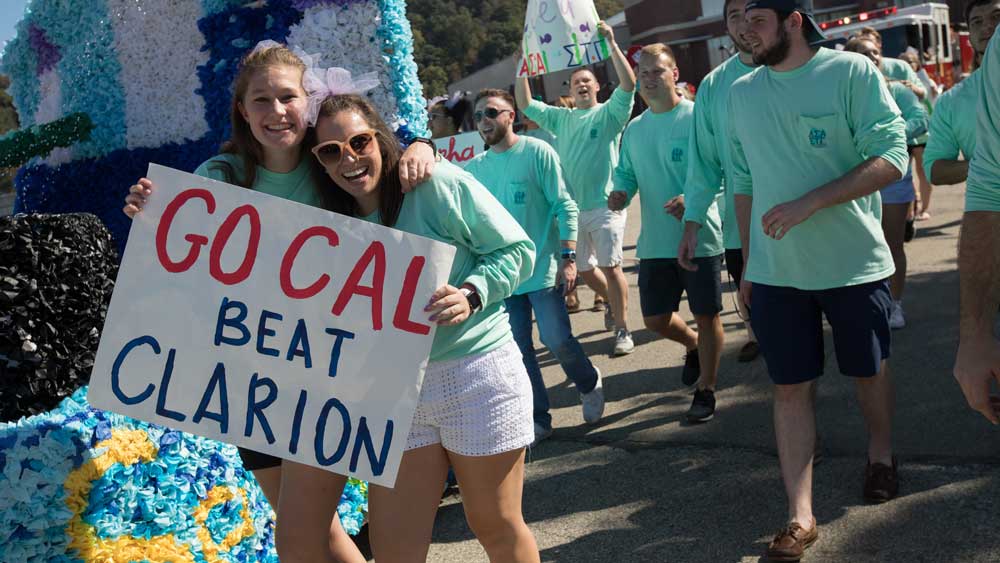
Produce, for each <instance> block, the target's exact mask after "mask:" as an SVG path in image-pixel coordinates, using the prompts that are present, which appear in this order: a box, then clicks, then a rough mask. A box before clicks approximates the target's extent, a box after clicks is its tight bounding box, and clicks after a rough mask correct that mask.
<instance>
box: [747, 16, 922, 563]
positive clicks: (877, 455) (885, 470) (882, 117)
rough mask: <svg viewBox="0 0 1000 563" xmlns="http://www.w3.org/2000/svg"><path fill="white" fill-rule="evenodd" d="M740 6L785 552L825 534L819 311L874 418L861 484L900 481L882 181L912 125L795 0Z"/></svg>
mask: <svg viewBox="0 0 1000 563" xmlns="http://www.w3.org/2000/svg"><path fill="white" fill-rule="evenodd" d="M746 13H747V22H748V25H749V30H748V32H747V34H746V37H747V39H748V40H749V42H750V46H751V48H752V49H753V57H754V62H756V63H758V64H761V65H765V66H764V67H763V68H758V69H757V70H755V71H754V72H752V73H750V74H749V75H747V76H744V77H743V78H740V79H739V80H737V81H736V82H735V83H734V84H733V87H732V89H731V92H730V95H729V107H730V123H729V126H730V127H729V134H730V137H731V139H732V147H731V149H732V151H733V181H734V183H735V185H734V186H733V189H734V192H735V198H734V200H735V203H736V217H737V221H738V222H739V225H740V232H741V234H742V235H743V239H744V240H747V241H749V246H744V248H743V252H744V260H745V263H746V271H745V273H744V275H743V282H742V284H741V288H740V289H741V293H742V298H743V299H744V301H745V302H746V303H747V304H749V305H750V311H751V322H752V324H753V328H754V331H755V332H756V333H757V337H758V339H759V340H760V348H761V352H762V353H763V354H764V359H765V360H766V361H767V367H768V372H769V375H770V377H771V379H772V381H773V382H774V383H775V386H774V429H775V437H776V442H777V446H778V459H779V462H780V466H781V476H782V480H783V482H784V484H785V492H786V494H787V497H788V512H789V515H788V516H789V518H788V525H787V526H786V527H785V529H784V530H782V531H781V532H780V533H779V534H778V535H777V536H776V537H775V538H774V540H773V541H772V542H771V544H770V545H769V547H768V553H767V554H768V557H769V558H771V559H772V560H777V561H789V560H798V559H799V558H800V557H801V556H802V554H803V552H804V550H805V549H806V548H808V547H809V546H810V545H812V543H813V542H815V541H816V539H817V538H818V537H819V532H818V528H817V526H816V520H815V518H814V517H813V511H812V463H811V462H812V457H813V448H814V443H815V437H816V420H815V405H814V400H813V397H814V394H813V393H814V386H815V385H816V379H817V378H819V376H820V375H822V373H823V367H824V363H825V354H824V350H823V340H824V338H823V317H824V316H825V317H826V319H827V320H828V321H829V323H830V326H831V327H832V329H833V343H834V347H835V349H836V355H837V363H838V366H839V368H840V371H841V373H843V374H844V375H847V376H850V377H852V378H853V379H854V380H855V382H856V386H857V391H858V400H859V402H860V404H861V411H862V414H863V415H864V418H865V422H866V423H867V426H868V432H869V444H868V463H867V464H866V466H865V470H864V488H863V496H864V498H865V499H866V500H867V501H869V502H885V501H888V500H890V499H892V498H894V497H895V496H896V495H897V494H898V492H899V483H898V477H897V464H896V458H895V456H894V455H893V450H892V418H893V386H892V381H891V379H890V376H889V372H888V369H887V366H886V360H887V359H888V357H889V340H890V329H889V312H890V308H891V305H892V298H891V297H890V294H889V286H888V283H887V282H886V278H888V277H889V276H890V275H891V274H892V273H893V272H894V267H893V261H892V255H891V254H890V251H889V247H888V245H887V244H886V241H885V238H884V236H883V235H882V227H881V224H880V221H879V201H880V200H879V197H878V196H877V195H875V192H877V191H878V190H879V189H881V188H883V187H885V186H887V185H888V184H890V183H891V182H894V181H896V180H899V179H900V178H902V176H903V173H904V172H905V170H906V168H907V165H908V162H909V157H908V155H907V152H906V133H905V124H904V122H903V119H902V117H901V116H900V113H899V109H898V108H897V107H896V104H895V103H894V102H893V99H892V97H891V95H890V94H889V91H888V89H887V88H886V86H885V83H884V82H883V79H882V76H881V75H880V72H879V70H878V69H877V68H876V67H875V65H874V64H872V62H871V61H869V60H868V59H866V58H864V57H859V56H857V55H854V54H848V53H838V52H837V51H833V50H830V49H825V48H819V49H815V48H813V47H812V46H811V44H813V43H817V42H819V41H822V40H823V35H822V33H821V32H820V31H819V27H818V26H817V25H816V23H815V20H813V19H812V16H811V15H809V14H808V13H806V12H804V11H803V10H802V8H801V6H800V5H799V4H798V2H795V1H794V0H750V1H748V2H747V4H746ZM764 132H766V133H764ZM762 134H766V135H767V137H766V140H765V139H764V138H762V137H761V135H762Z"/></svg>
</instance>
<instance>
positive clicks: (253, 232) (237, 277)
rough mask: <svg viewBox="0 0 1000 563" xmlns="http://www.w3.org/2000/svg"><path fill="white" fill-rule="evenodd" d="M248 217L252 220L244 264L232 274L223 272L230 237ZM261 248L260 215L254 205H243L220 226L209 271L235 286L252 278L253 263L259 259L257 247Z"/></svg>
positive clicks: (211, 253) (211, 254)
mask: <svg viewBox="0 0 1000 563" xmlns="http://www.w3.org/2000/svg"><path fill="white" fill-rule="evenodd" d="M244 216H246V217H248V218H249V219H250V240H249V241H247V249H246V253H245V254H244V255H243V262H242V263H241V264H240V267H239V268H237V269H236V271H234V272H232V273H228V274H227V273H226V272H223V271H222V264H221V262H220V261H221V259H222V251H223V250H224V249H225V248H226V243H228V242H229V237H230V236H232V234H233V231H235V230H236V227H237V226H238V225H239V224H240V220H241V219H243V217H244ZM258 246H260V214H259V213H257V210H256V209H254V207H253V206H252V205H241V206H240V207H237V208H236V209H234V210H233V212H232V213H230V214H229V217H226V220H225V221H224V222H223V223H222V225H221V226H219V231H218V232H217V233H216V234H215V240H214V241H212V250H211V251H210V253H209V263H208V271H209V273H210V274H212V277H213V278H215V279H216V280H218V281H219V283H222V284H225V285H235V284H238V283H240V282H242V281H243V280H245V279H247V278H248V277H250V272H251V271H252V270H253V263H254V261H255V260H256V259H257V247H258Z"/></svg>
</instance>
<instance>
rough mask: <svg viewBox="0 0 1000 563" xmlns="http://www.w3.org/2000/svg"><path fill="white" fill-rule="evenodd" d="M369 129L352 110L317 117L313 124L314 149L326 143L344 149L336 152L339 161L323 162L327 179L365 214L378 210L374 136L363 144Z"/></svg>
mask: <svg viewBox="0 0 1000 563" xmlns="http://www.w3.org/2000/svg"><path fill="white" fill-rule="evenodd" d="M372 129H373V128H372V126H371V124H369V123H368V122H367V121H366V120H365V118H364V116H362V115H361V114H360V113H358V112H357V111H353V110H342V111H339V112H337V113H334V114H333V115H330V116H321V117H320V118H319V120H318V121H317V122H316V142H317V146H319V145H322V144H323V143H325V142H327V141H340V142H341V143H346V146H342V147H341V148H340V153H341V157H340V159H339V160H337V161H335V162H323V168H325V169H326V173H327V175H328V176H330V179H332V180H333V182H334V183H335V184H337V186H339V187H340V188H341V189H343V190H344V191H345V192H347V193H348V194H350V195H351V196H352V197H353V198H354V199H355V200H356V201H357V202H358V204H359V206H360V207H361V209H362V210H363V211H364V212H365V213H366V214H368V213H371V212H372V211H373V210H374V209H377V208H378V201H379V193H380V191H381V181H382V153H381V151H380V149H379V138H378V135H372V136H371V140H370V142H368V143H363V140H364V139H365V137H364V135H365V134H366V133H370V132H371V130H372ZM352 141H353V142H352ZM362 145H363V146H362Z"/></svg>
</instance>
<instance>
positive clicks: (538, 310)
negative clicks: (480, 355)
mask: <svg viewBox="0 0 1000 563" xmlns="http://www.w3.org/2000/svg"><path fill="white" fill-rule="evenodd" d="M516 115H517V110H516V108H515V105H514V99H513V98H512V97H511V95H510V94H509V93H507V92H506V91H504V90H493V89H487V90H483V91H481V92H479V95H478V96H476V110H475V113H474V114H473V116H474V118H475V121H476V126H477V127H478V128H479V134H480V135H481V136H482V138H483V141H485V142H486V144H487V145H489V147H490V149H489V150H488V151H486V152H484V153H481V154H478V155H476V157H475V158H473V159H472V160H471V161H469V163H468V164H467V165H466V167H465V170H466V172H469V173H470V174H472V175H473V176H475V177H476V179H477V180H479V181H480V182H481V183H482V184H483V185H484V186H486V188H487V189H488V190H489V191H490V192H491V193H492V194H493V195H494V196H496V198H497V199H498V200H500V203H501V204H503V206H504V207H505V208H506V209H507V211H509V212H510V214H511V215H513V216H514V218H515V219H516V220H517V222H518V223H520V224H521V226H522V227H523V228H524V230H525V232H527V233H528V236H529V237H531V240H532V241H533V242H534V243H535V248H536V249H537V254H536V257H535V272H534V274H533V275H532V276H531V278H530V279H528V281H526V282H524V283H522V284H521V286H520V287H518V288H517V290H516V291H514V294H513V295H512V296H511V297H509V298H507V300H506V301H505V305H506V306H507V312H508V314H509V315H510V327H511V331H512V332H513V333H514V340H515V341H516V342H517V345H518V347H519V348H520V349H521V356H522V357H523V360H524V367H525V368H526V369H527V371H528V376H529V378H530V379H531V391H532V395H533V397H534V420H535V443H538V442H540V441H541V440H544V439H545V438H547V437H549V435H551V434H552V415H551V414H549V396H548V393H547V391H546V390H545V381H544V380H543V379H542V370H541V368H539V366H538V359H537V358H536V357H535V348H534V342H533V341H532V334H531V313H532V310H534V312H535V320H536V321H537V322H538V333H539V335H540V336H541V339H542V343H543V344H545V346H546V347H547V348H548V349H549V351H551V352H552V355H553V356H555V358H556V359H557V360H558V361H559V364H560V365H561V366H562V368H563V371H564V372H565V373H566V376H567V377H569V379H570V380H572V381H573V383H575V384H576V388H577V391H579V392H580V401H581V403H582V404H583V420H584V421H585V422H587V423H588V424H593V423H595V422H597V421H598V420H600V419H601V416H602V415H603V414H604V389H603V387H602V385H601V374H600V372H599V371H598V370H597V368H596V367H594V365H593V364H592V363H590V360H589V359H588V358H587V355H586V354H585V353H584V351H583V347H582V346H581V345H580V342H579V341H578V340H577V339H576V337H574V336H573V333H572V332H571V328H570V322H569V313H568V312H567V311H566V302H565V300H564V299H563V296H564V295H565V291H567V290H571V289H573V286H574V285H576V234H577V207H576V203H574V202H573V199H572V198H570V196H569V193H568V192H567V190H566V185H565V184H564V183H563V177H562V169H561V167H560V163H559V157H558V156H557V155H556V152H555V150H553V149H552V147H550V146H549V145H548V144H546V143H545V142H544V141H540V140H538V139H532V138H529V137H525V136H523V135H518V134H516V133H514V120H515V116H516ZM557 225H558V226H557Z"/></svg>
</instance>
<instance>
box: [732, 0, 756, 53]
mask: <svg viewBox="0 0 1000 563" xmlns="http://www.w3.org/2000/svg"><path fill="white" fill-rule="evenodd" d="M744 5H745V3H744V2H742V0H734V1H732V2H729V4H728V5H727V6H726V31H727V32H728V33H729V38H730V39H732V41H733V45H735V46H736V49H737V50H739V52H741V53H752V52H753V49H752V48H751V47H750V41H749V40H748V39H747V31H748V27H747V17H746V10H744V8H743V6H744Z"/></svg>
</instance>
